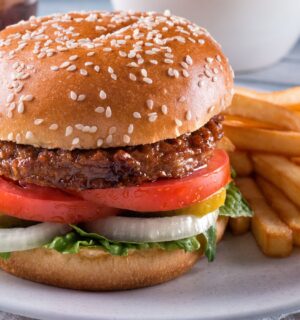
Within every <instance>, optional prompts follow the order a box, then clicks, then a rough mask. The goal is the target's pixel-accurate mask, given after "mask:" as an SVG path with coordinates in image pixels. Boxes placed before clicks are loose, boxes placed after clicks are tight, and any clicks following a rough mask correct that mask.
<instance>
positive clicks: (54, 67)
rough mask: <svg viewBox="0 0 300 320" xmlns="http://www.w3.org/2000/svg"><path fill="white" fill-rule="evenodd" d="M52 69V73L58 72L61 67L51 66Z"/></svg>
mask: <svg viewBox="0 0 300 320" xmlns="http://www.w3.org/2000/svg"><path fill="white" fill-rule="evenodd" d="M50 69H51V70H52V71H58V70H59V67H58V66H51V67H50Z"/></svg>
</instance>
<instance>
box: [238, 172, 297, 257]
mask: <svg viewBox="0 0 300 320" xmlns="http://www.w3.org/2000/svg"><path fill="white" fill-rule="evenodd" d="M236 183H237V185H238V187H239V188H240V190H241V192H242V193H243V195H244V196H245V198H246V199H247V200H248V202H249V203H250V205H251V207H252V209H253V210H254V216H253V218H252V221H251V230H252V233H253V235H254V237H255V239H256V241H257V243H258V245H259V246H260V248H261V250H262V252H263V253H264V254H266V255H267V256H271V257H286V256H288V255H290V254H291V252H292V249H293V238H292V231H291V230H290V229H289V228H288V227H287V226H286V225H285V224H284V223H283V222H282V221H281V220H280V219H279V218H278V216H277V214H276V213H275V212H274V211H273V210H272V209H271V208H270V207H269V206H268V204H267V203H266V200H265V199H264V197H263V195H262V193H261V192H260V190H259V189H258V187H257V186H256V184H255V182H254V181H253V179H251V178H239V179H236Z"/></svg>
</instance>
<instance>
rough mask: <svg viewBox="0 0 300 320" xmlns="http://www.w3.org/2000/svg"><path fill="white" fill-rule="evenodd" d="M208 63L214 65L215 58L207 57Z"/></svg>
mask: <svg viewBox="0 0 300 320" xmlns="http://www.w3.org/2000/svg"><path fill="white" fill-rule="evenodd" d="M205 60H206V61H207V62H208V63H212V62H213V61H214V58H211V57H207V58H206V59H205Z"/></svg>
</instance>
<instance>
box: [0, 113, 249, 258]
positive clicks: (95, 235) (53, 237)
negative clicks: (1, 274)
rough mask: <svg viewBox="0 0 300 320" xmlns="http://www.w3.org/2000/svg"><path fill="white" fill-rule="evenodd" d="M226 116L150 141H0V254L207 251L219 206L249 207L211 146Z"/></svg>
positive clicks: (235, 212) (228, 209) (237, 210)
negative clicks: (77, 146) (47, 145)
mask: <svg viewBox="0 0 300 320" xmlns="http://www.w3.org/2000/svg"><path fill="white" fill-rule="evenodd" d="M221 120H222V118H221V117H220V116H216V117H214V118H212V119H211V120H210V121H209V122H208V123H207V124H206V125H205V126H203V127H202V128H200V129H199V130H197V131H195V132H193V133H191V134H184V135H182V136H180V137H178V138H177V139H171V140H165V141H160V142H157V143H154V144H149V145H143V146H134V147H124V148H111V149H96V150H88V151H82V150H75V151H66V150H60V149H56V150H46V149H42V148H35V147H32V146H24V145H18V144H14V143H11V142H0V175H1V176H2V177H1V178H0V212H2V214H1V215H0V238H1V243H0V257H2V258H4V259H9V258H10V256H11V252H14V251H23V250H29V249H34V248H38V247H45V248H48V249H54V250H57V251H59V252H61V253H63V254H76V253H78V252H79V250H80V249H81V248H91V249H94V250H99V249H101V250H105V251H107V252H108V253H110V254H112V255H127V254H128V252H129V251H130V250H139V249H151V248H159V249H161V250H174V249H182V250H185V251H187V252H192V251H197V250H202V251H203V252H204V253H205V254H206V256H207V257H208V259H209V260H213V258H214V255H215V246H216V222H217V219H218V217H219V216H221V215H223V216H231V217H238V216H251V214H252V212H251V210H250V208H249V207H248V205H247V203H246V202H245V200H244V199H243V197H242V195H241V193H240V192H239V190H238V189H237V187H236V186H235V184H234V182H232V180H231V177H230V166H229V160H228V156H227V155H226V153H225V152H224V151H222V150H216V149H215V148H216V143H217V142H218V141H219V140H220V139H221V138H222V136H223V133H222V124H221Z"/></svg>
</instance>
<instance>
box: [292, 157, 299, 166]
mask: <svg viewBox="0 0 300 320" xmlns="http://www.w3.org/2000/svg"><path fill="white" fill-rule="evenodd" d="M291 161H293V162H294V163H296V164H297V165H300V157H292V158H291Z"/></svg>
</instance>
